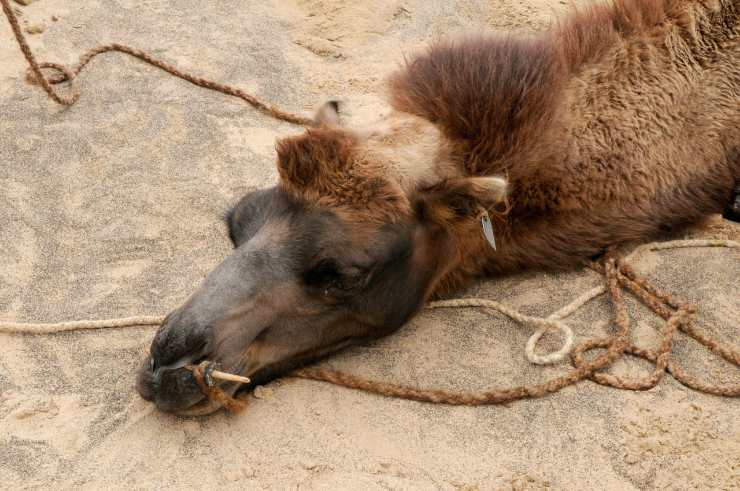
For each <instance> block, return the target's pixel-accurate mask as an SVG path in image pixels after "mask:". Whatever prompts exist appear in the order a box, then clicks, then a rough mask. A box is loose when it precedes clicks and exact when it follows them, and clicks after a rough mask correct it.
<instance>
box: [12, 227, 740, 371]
mask: <svg viewBox="0 0 740 491" xmlns="http://www.w3.org/2000/svg"><path fill="white" fill-rule="evenodd" d="M686 247H728V248H740V243H738V242H735V241H731V240H711V239H709V240H705V239H701V240H675V241H669V242H654V243H650V244H645V245H641V246H639V247H637V248H636V249H635V250H634V251H633V252H632V253H630V254H629V255H628V256H627V259H634V258H635V257H637V256H639V255H640V254H641V253H644V252H646V251H656V250H665V249H678V248H686ZM605 292H606V286H604V285H601V286H597V287H594V288H592V289H591V290H588V291H586V292H584V293H583V294H581V295H579V296H578V297H577V298H576V299H574V300H573V301H572V302H570V303H569V304H567V305H565V306H564V307H562V308H560V309H558V310H557V311H556V312H554V313H552V314H550V315H549V316H547V317H536V316H529V315H526V314H523V313H521V312H519V311H518V310H516V309H513V308H511V307H508V306H506V305H504V304H501V303H499V302H496V301H493V300H489V299H485V298H459V299H452V300H441V301H437V302H430V303H429V304H428V305H427V306H426V307H425V309H426V310H431V309H440V308H487V309H491V310H495V311H498V312H500V313H502V314H504V315H506V316H507V317H509V318H511V319H513V320H514V321H516V322H518V323H519V324H522V325H529V326H532V327H535V328H536V329H537V330H536V331H535V332H534V334H532V335H531V336H530V338H529V340H528V341H527V344H526V346H525V356H526V358H527V360H528V361H529V362H531V363H533V364H536V365H547V364H553V363H559V362H561V361H563V360H564V359H565V357H567V356H568V355H569V354H570V353H571V351H572V348H573V339H574V336H573V330H572V329H571V328H570V327H569V326H568V325H567V324H565V323H564V322H562V320H563V319H565V318H567V317H569V316H571V315H572V314H573V313H575V312H576V311H577V310H578V309H579V308H581V307H582V306H583V305H585V304H586V303H588V302H589V301H591V300H592V299H594V298H596V297H598V296H600V295H603V294H604V293H605ZM163 320H164V316H154V315H152V316H138V317H124V318H118V319H100V320H78V321H68V322H58V323H24V322H10V321H0V333H5V334H54V333H59V332H66V331H76V330H83V329H105V328H119V327H136V326H158V325H160V324H161V323H162V321H163ZM552 331H559V332H560V333H561V334H562V335H563V338H564V340H563V343H562V345H561V347H560V348H559V349H557V350H556V351H553V352H551V353H546V354H538V353H536V352H535V349H536V346H537V343H538V342H539V340H540V339H541V338H542V336H543V335H544V334H545V333H546V332H552Z"/></svg>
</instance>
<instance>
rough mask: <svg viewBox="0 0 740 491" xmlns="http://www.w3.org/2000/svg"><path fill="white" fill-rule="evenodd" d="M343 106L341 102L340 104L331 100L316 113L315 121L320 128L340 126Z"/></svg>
mask: <svg viewBox="0 0 740 491" xmlns="http://www.w3.org/2000/svg"><path fill="white" fill-rule="evenodd" d="M340 105H341V102H339V101H338V100H336V99H331V100H329V101H326V102H325V103H323V104H322V105H321V107H320V108H319V110H318V111H316V115H315V116H314V121H316V123H317V124H318V125H319V126H339V125H340V121H339V107H340Z"/></svg>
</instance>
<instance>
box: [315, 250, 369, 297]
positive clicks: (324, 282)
mask: <svg viewBox="0 0 740 491" xmlns="http://www.w3.org/2000/svg"><path fill="white" fill-rule="evenodd" d="M367 277H368V271H367V270H366V269H365V268H362V267H359V266H345V267H342V266H340V265H339V263H338V262H337V261H335V260H333V259H322V260H321V261H319V262H317V263H315V265H314V266H313V267H311V268H310V269H309V270H308V271H306V272H305V273H304V275H303V280H304V282H305V283H306V285H308V286H311V287H314V288H319V289H321V291H322V292H323V293H330V294H334V295H341V294H347V293H352V292H355V291H357V290H358V289H360V288H361V287H362V286H363V285H364V284H365V279H366V278H367Z"/></svg>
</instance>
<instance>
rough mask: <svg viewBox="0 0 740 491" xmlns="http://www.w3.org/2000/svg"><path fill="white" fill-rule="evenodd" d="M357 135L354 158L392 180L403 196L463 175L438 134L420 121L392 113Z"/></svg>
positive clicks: (425, 122)
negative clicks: (358, 139) (355, 155)
mask: <svg viewBox="0 0 740 491" xmlns="http://www.w3.org/2000/svg"><path fill="white" fill-rule="evenodd" d="M358 133H359V135H360V136H361V138H360V140H361V143H360V147H359V148H358V152H357V156H358V157H359V158H361V159H362V160H364V161H365V162H366V163H367V164H368V165H371V166H373V167H375V168H377V170H378V171H380V172H383V173H384V175H385V176H387V177H388V178H390V179H392V180H394V181H396V182H397V183H398V184H399V186H400V187H401V189H403V191H404V193H406V194H407V195H410V194H411V193H413V192H414V191H415V190H416V189H418V188H420V187H424V186H431V185H433V184H436V183H438V182H440V181H442V180H443V179H449V178H452V177H461V176H462V175H463V170H462V166H461V165H460V163H459V162H458V161H457V159H455V158H454V157H453V153H452V148H451V147H450V145H449V144H448V143H447V140H446V139H445V138H444V136H443V135H442V133H441V132H440V131H439V129H438V128H437V127H436V126H435V125H433V124H432V123H430V122H428V121H426V120H424V119H422V118H418V117H416V116H412V115H410V114H406V113H400V112H395V111H394V112H391V113H390V114H389V115H387V116H386V117H384V118H382V119H381V120H379V121H377V122H375V123H374V124H372V125H369V126H366V127H364V128H362V129H359V130H358Z"/></svg>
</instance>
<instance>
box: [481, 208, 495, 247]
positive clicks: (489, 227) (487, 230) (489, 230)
mask: <svg viewBox="0 0 740 491" xmlns="http://www.w3.org/2000/svg"><path fill="white" fill-rule="evenodd" d="M480 225H481V228H482V229H483V236H484V237H485V238H486V240H487V241H488V243H489V244H491V247H493V250H494V251H495V250H496V237H494V235H493V224H491V217H490V216H488V212H487V211H485V210H483V213H482V214H481V217H480Z"/></svg>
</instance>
